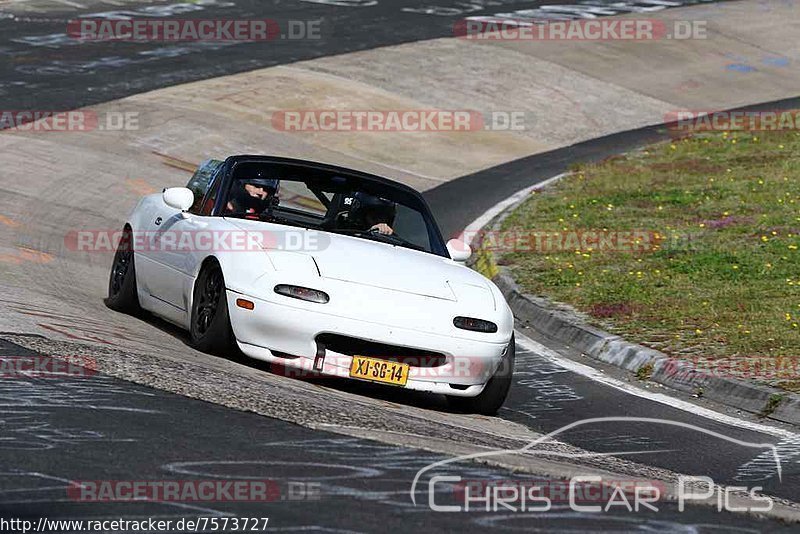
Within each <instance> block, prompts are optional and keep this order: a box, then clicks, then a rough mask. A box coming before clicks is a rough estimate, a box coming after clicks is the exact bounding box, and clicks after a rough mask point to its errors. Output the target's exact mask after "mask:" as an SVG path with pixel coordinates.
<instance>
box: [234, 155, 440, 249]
mask: <svg viewBox="0 0 800 534" xmlns="http://www.w3.org/2000/svg"><path fill="white" fill-rule="evenodd" d="M221 214H222V215H223V216H225V217H240V218H246V219H252V220H261V221H268V222H276V223H280V224H287V225H291V226H299V227H302V228H309V229H316V230H321V231H326V232H331V233H337V234H344V235H349V236H353V237H356V238H360V239H367V240H371V241H378V242H382V243H387V244H390V245H394V246H399V247H405V248H410V249H414V250H420V251H423V252H428V253H431V254H437V255H440V256H444V257H448V255H447V251H446V248H445V246H444V244H443V241H442V238H441V235H440V233H439V230H438V228H437V227H436V225H435V223H434V222H433V218H432V217H431V215H430V212H429V211H428V209H427V207H426V206H425V204H424V203H423V202H422V201H421V199H420V198H419V196H418V195H417V194H416V193H413V192H411V191H408V190H407V189H405V188H401V187H397V186H393V185H392V184H391V183H386V182H383V181H377V180H370V179H366V178H363V177H360V176H353V175H348V174H344V173H341V174H340V173H336V172H333V171H330V170H327V169H319V168H315V167H303V166H299V165H287V164H276V163H264V162H239V163H237V164H236V166H235V167H234V169H233V171H232V179H231V181H230V184H229V188H228V191H227V197H226V199H225V202H224V205H223V207H222V211H221Z"/></svg>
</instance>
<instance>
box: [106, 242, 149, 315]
mask: <svg viewBox="0 0 800 534" xmlns="http://www.w3.org/2000/svg"><path fill="white" fill-rule="evenodd" d="M105 303H106V306H108V307H109V308H111V309H112V310H116V311H118V312H122V313H127V314H130V315H137V314H139V313H141V311H142V308H141V306H139V295H138V293H137V290H136V265H135V261H134V254H133V235H132V232H131V228H130V227H129V226H126V227H125V229H124V230H123V231H122V238H121V239H120V240H119V244H118V245H117V251H116V252H115V253H114V261H113V263H112V264H111V275H110V276H109V279H108V297H107V298H106V299H105Z"/></svg>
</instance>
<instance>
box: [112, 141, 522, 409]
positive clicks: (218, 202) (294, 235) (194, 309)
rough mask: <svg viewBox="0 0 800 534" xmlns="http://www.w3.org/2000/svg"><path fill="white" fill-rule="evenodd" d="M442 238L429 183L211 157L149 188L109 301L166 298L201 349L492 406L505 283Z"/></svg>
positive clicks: (505, 370) (148, 303)
mask: <svg viewBox="0 0 800 534" xmlns="http://www.w3.org/2000/svg"><path fill="white" fill-rule="evenodd" d="M469 255H470V250H469V247H467V246H466V245H465V244H464V243H462V242H461V241H458V240H451V241H449V242H448V243H447V244H445V243H444V241H443V239H442V236H441V233H440V231H439V229H438V227H437V226H436V223H435V222H434V220H433V217H432V215H431V213H430V209H429V208H428V206H427V204H426V203H425V201H424V200H423V198H422V196H421V195H420V194H419V193H418V192H416V191H414V190H413V189H411V188H409V187H407V186H405V185H403V184H400V183H396V182H393V181H391V180H387V179H385V178H380V177H377V176H373V175H370V174H366V173H362V172H359V171H354V170H350V169H344V168H340V167H335V166H332V165H325V164H321V163H314V162H309V161H301V160H293V159H287V158H277V157H268V156H231V157H229V158H228V159H227V160H225V161H218V160H209V161H206V162H205V163H203V165H201V166H200V168H198V170H197V171H196V172H195V174H194V176H193V177H192V179H191V180H190V182H189V184H188V186H187V187H185V188H183V187H176V188H169V189H165V190H164V191H163V194H155V195H149V196H146V197H144V198H143V199H142V200H141V201H140V202H139V204H138V205H137V206H136V208H135V209H134V211H133V213H132V214H131V216H130V218H129V219H128V222H127V223H126V224H125V227H124V230H123V232H122V239H121V240H120V243H119V246H118V247H117V252H116V254H115V256H114V262H113V267H112V269H111V277H110V280H109V287H108V298H107V299H106V303H107V304H108V306H109V307H111V308H112V309H115V310H118V311H124V312H127V313H137V312H139V311H140V310H141V309H144V310H147V311H149V312H151V313H154V314H156V315H158V316H160V317H163V318H164V319H166V320H168V321H170V322H173V323H175V324H177V325H179V326H181V327H182V328H185V329H187V330H189V332H190V334H191V343H192V345H193V346H194V347H196V348H197V349H199V350H203V351H209V352H215V353H218V354H225V353H228V354H230V353H231V351H235V350H237V349H239V350H241V351H242V352H243V353H244V354H246V355H247V356H250V357H252V358H257V359H259V360H264V361H267V362H278V363H280V364H282V365H283V366H285V367H286V368H294V369H299V370H300V371H298V372H306V371H307V372H310V373H314V374H317V373H319V374H322V375H332V376H339V377H346V378H351V379H360V380H368V381H373V382H381V383H385V384H390V385H394V386H397V387H404V388H408V389H413V390H420V391H428V392H433V393H441V394H444V395H447V396H448V399H450V401H451V403H452V404H453V405H454V406H455V407H456V408H457V409H460V410H462V411H471V412H478V413H483V414H493V413H496V411H497V410H498V409H499V408H500V406H501V405H502V404H503V402H504V400H505V398H506V395H507V393H508V389H509V386H510V384H511V378H512V372H513V367H514V353H515V350H514V336H513V333H514V330H513V326H514V322H513V316H512V314H511V310H510V309H509V307H508V304H507V303H506V301H505V299H504V298H503V295H502V294H501V293H500V290H499V289H498V288H497V287H496V286H495V285H494V284H493V283H492V282H490V281H489V280H487V279H486V278H484V277H483V276H481V275H480V274H478V273H476V272H475V271H473V270H471V269H469V268H468V267H466V266H464V265H463V262H464V261H466V260H467V258H468V257H469Z"/></svg>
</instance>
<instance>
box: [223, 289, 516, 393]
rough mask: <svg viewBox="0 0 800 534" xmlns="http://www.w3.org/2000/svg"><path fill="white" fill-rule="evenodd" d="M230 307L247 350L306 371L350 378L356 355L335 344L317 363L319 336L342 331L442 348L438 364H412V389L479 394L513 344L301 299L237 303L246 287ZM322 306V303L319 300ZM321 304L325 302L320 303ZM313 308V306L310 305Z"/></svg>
mask: <svg viewBox="0 0 800 534" xmlns="http://www.w3.org/2000/svg"><path fill="white" fill-rule="evenodd" d="M227 294H228V310H229V313H230V316H231V325H232V327H233V331H234V335H235V337H236V339H237V343H238V345H239V348H240V349H241V350H242V352H243V353H245V354H246V355H247V356H250V357H252V358H256V359H259V360H263V361H267V362H276V363H280V364H281V365H283V366H285V367H286V368H290V369H296V370H298V373H297V374H298V376H302V375H303V374H306V373H308V374H317V373H319V374H322V375H328V376H334V377H341V378H349V377H350V365H351V363H352V356H350V355H348V354H342V353H339V352H335V351H333V350H330V349H325V350H324V351H323V354H324V361H323V362H322V366H321V368H318V369H314V362H315V359H316V358H317V356H318V345H317V342H316V338H317V336H319V335H320V334H326V333H333V334H338V335H342V336H349V337H353V338H358V339H363V340H368V341H372V342H375V343H382V344H387V345H395V346H398V347H409V348H413V349H424V350H427V351H432V352H436V353H439V354H441V355H443V356H444V357H445V363H444V364H443V365H438V366H436V367H423V366H415V365H411V366H410V368H409V375H408V381H407V383H406V385H405V386H404V387H405V388H406V389H411V390H416V391H427V392H431V393H440V394H446V395H453V396H463V397H473V396H475V395H478V394H480V393H481V392H482V391H483V388H484V386H485V385H486V382H487V381H488V380H489V378H491V376H492V375H493V374H494V372H495V370H496V369H497V366H498V365H499V364H500V361H501V360H502V358H503V356H504V355H505V353H506V351H507V350H508V340H506V341H502V342H498V341H492V342H489V341H475V340H474V339H463V338H459V337H457V336H453V335H441V334H434V333H430V332H420V331H418V330H412V329H405V328H398V327H396V326H389V325H384V324H379V323H375V322H369V321H365V320H363V319H353V318H347V317H342V316H340V315H335V314H332V313H325V312H323V311H321V310H320V311H318V310H315V309H313V307H306V306H304V303H300V306H299V307H294V306H291V305H287V304H284V303H280V304H278V303H274V302H269V301H265V300H261V299H255V298H253V297H250V296H247V297H246V298H247V299H248V300H251V301H253V302H254V303H255V308H254V309H253V310H245V309H242V308H239V307H238V306H236V299H237V298H241V297H243V295H241V294H240V293H236V292H233V291H228V292H227ZM317 306H319V305H317ZM320 307H321V306H320ZM309 308H311V309H309Z"/></svg>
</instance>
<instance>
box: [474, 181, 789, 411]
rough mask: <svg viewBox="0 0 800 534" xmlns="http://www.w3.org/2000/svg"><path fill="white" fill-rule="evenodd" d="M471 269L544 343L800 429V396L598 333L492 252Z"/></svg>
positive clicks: (494, 213) (508, 206)
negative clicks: (528, 286)
mask: <svg viewBox="0 0 800 534" xmlns="http://www.w3.org/2000/svg"><path fill="white" fill-rule="evenodd" d="M568 174H569V173H563V174H559V175H557V176H554V177H552V178H551V179H548V180H546V181H545V182H543V183H542V184H539V185H537V186H536V187H531V188H528V189H526V190H524V191H520V192H519V193H518V194H516V195H514V196H513V197H511V198H509V199H507V200H506V201H504V202H502V203H501V204H498V206H496V208H500V209H499V210H498V209H496V208H493V209H491V210H489V211H488V212H487V213H486V214H485V215H484V217H481V218H479V219H478V220H476V223H479V224H480V223H483V224H480V228H476V226H478V225H476V223H473V224H472V225H470V227H469V229H470V230H471V231H472V232H476V234H473V236H475V237H478V238H479V237H480V231H481V230H488V231H496V230H499V229H500V226H501V224H502V222H503V221H504V220H505V218H506V217H508V215H509V214H510V213H511V212H512V211H514V209H515V208H516V207H518V206H519V205H520V204H522V203H523V202H524V201H525V200H526V199H527V197H528V194H527V193H529V192H530V191H531V190H533V189H539V188H541V187H544V186H546V185H549V184H550V183H553V182H555V181H558V180H559V179H560V178H562V177H564V176H567V175H568ZM486 219H489V220H488V221H487V220H486ZM470 266H471V267H472V268H473V269H475V270H477V271H478V272H480V273H481V274H483V275H484V276H486V277H487V278H490V279H491V280H492V281H493V282H494V283H495V284H496V285H497V287H498V288H500V291H501V292H502V293H503V296H504V297H505V299H506V301H507V302H508V304H509V306H510V307H511V311H512V312H513V313H514V317H516V318H517V320H519V321H521V322H523V323H525V324H526V325H528V326H530V327H531V328H533V329H534V330H536V331H537V332H539V333H541V334H542V335H544V336H545V337H548V338H550V339H553V340H555V341H558V342H559V343H562V344H564V345H566V346H569V347H571V348H574V349H577V350H579V351H581V352H582V353H583V354H585V355H587V356H589V357H591V358H593V359H595V360H598V361H601V362H604V363H608V364H611V365H615V366H617V367H620V368H622V369H625V370H627V371H630V372H632V373H637V374H640V373H641V374H643V375H644V376H646V377H647V379H648V380H652V381H654V382H657V383H659V384H662V385H664V386H667V387H670V388H673V389H676V390H678V391H683V392H686V393H691V394H695V395H697V396H698V397H700V396H702V397H703V398H707V399H710V400H713V401H715V402H718V403H720V404H724V405H726V406H730V407H732V408H736V409H740V410H744V411H746V412H750V413H753V414H757V415H759V416H762V417H766V418H769V419H774V420H776V421H780V422H783V423H789V424H794V425H800V395H797V394H794V393H791V392H788V391H784V390H780V389H778V388H774V387H771V386H766V385H762V384H757V383H751V382H748V381H745V380H741V379H736V378H729V377H723V376H716V375H714V374H710V373H709V372H707V371H703V370H700V369H698V368H696V367H695V366H694V365H693V364H692V363H690V362H687V361H684V360H680V359H676V358H671V357H670V356H668V355H667V354H665V353H663V352H660V351H658V350H655V349H652V348H649V347H645V346H643V345H639V344H637V343H633V342H630V341H626V340H625V339H623V338H621V337H620V336H618V335H615V334H611V333H609V332H605V331H604V330H601V329H599V328H597V327H594V326H592V325H590V324H589V323H588V322H587V321H586V320H585V319H584V318H583V317H581V316H580V315H579V314H577V313H576V312H575V311H574V310H571V309H569V308H568V307H567V306H566V305H563V304H560V303H557V302H552V301H550V300H548V299H545V298H542V297H536V296H533V295H528V294H525V293H524V292H522V290H520V288H519V286H518V285H517V283H516V281H515V280H514V278H513V277H512V276H511V273H510V270H509V269H508V268H507V267H503V266H500V265H498V264H497V262H496V261H495V259H494V257H493V255H492V252H491V251H487V250H485V249H482V248H481V247H480V245H479V244H478V247H477V250H476V253H475V255H474V256H473V259H472V260H471V262H470Z"/></svg>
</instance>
